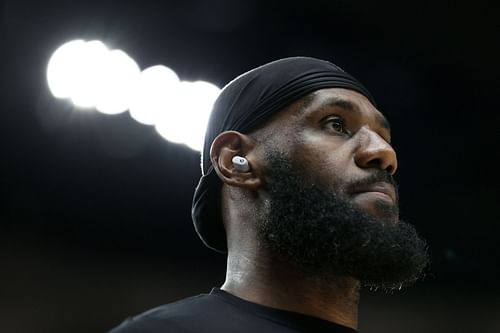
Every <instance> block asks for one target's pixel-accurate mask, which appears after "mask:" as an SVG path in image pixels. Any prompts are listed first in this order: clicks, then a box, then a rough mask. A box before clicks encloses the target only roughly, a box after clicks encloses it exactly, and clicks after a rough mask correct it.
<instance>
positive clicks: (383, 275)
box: [259, 154, 429, 290]
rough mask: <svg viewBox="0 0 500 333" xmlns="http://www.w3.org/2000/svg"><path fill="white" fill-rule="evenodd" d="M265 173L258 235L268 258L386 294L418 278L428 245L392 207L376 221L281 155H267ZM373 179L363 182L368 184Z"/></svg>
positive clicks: (423, 267) (425, 260) (342, 194)
mask: <svg viewBox="0 0 500 333" xmlns="http://www.w3.org/2000/svg"><path fill="white" fill-rule="evenodd" d="M269 169H270V176H269V177H268V179H267V180H266V184H267V191H268V198H267V200H265V205H266V207H265V209H264V210H263V211H262V212H261V214H260V223H259V237H260V240H261V242H262V243H263V244H264V245H265V246H266V247H268V248H269V250H270V251H271V253H272V254H274V255H276V256H278V257H279V258H280V259H282V260H285V261H287V262H290V263H291V264H293V265H295V266H297V267H298V268H299V269H300V270H302V271H305V272H306V273H307V274H310V275H314V276H317V277H319V278H325V279H332V278H335V277H340V276H346V277H352V278H355V279H357V280H359V281H360V283H361V285H363V286H369V287H373V288H383V289H386V290H393V289H396V288H397V289H401V287H402V286H406V285H411V284H413V283H414V282H415V281H416V280H418V279H419V278H420V277H421V276H422V275H423V271H424V269H425V268H426V266H427V265H428V262H429V259H428V254H427V244H426V242H425V241H424V240H422V239H421V238H420V237H419V236H418V234H417V232H416V230H415V228H414V227H413V226H412V225H411V224H409V223H406V222H404V221H401V220H399V217H398V216H396V218H395V217H394V214H399V213H398V210H397V205H396V208H394V207H389V206H386V207H385V208H384V207H380V208H384V209H385V214H382V217H375V216H373V215H370V214H368V213H367V212H365V211H364V210H363V209H362V208H361V207H359V206H356V205H354V204H353V203H352V202H351V201H350V200H349V197H348V196H347V195H346V194H345V192H344V191H341V190H332V189H327V188H326V187H324V186H318V185H316V184H311V182H309V181H308V182H307V184H306V181H305V180H304V179H306V178H308V179H310V177H305V173H306V172H300V171H298V168H297V167H294V166H293V165H292V163H291V162H290V161H289V160H287V159H286V158H284V157H283V156H281V155H280V154H274V155H273V156H269ZM388 177H390V176H388ZM375 178H377V176H373V177H369V178H367V179H365V180H364V181H365V182H368V184H371V183H373V182H374V180H375ZM390 178H392V177H390ZM362 182H363V181H359V180H358V181H357V182H356V183H354V182H353V183H352V184H350V185H352V186H355V185H360V184H361V183H362ZM379 204H380V203H379ZM398 220H399V221H398Z"/></svg>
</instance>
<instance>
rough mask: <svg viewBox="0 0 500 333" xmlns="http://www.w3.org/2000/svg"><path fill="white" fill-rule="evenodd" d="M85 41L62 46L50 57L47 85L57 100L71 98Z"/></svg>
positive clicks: (71, 42)
mask: <svg viewBox="0 0 500 333" xmlns="http://www.w3.org/2000/svg"><path fill="white" fill-rule="evenodd" d="M84 46H85V41H83V40H80V39H79V40H73V41H70V42H67V43H65V44H63V45H61V46H60V47H59V48H58V49H57V50H56V51H55V52H54V53H53V54H52V56H51V57H50V60H49V64H48V66H47V83H48V85H49V89H50V92H51V93H52V95H54V96H55V97H57V98H70V97H71V91H72V85H71V82H72V81H73V79H74V77H75V72H76V70H77V62H78V60H79V57H80V53H81V52H82V50H83V49H84Z"/></svg>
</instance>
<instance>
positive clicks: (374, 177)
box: [349, 170, 398, 197]
mask: <svg viewBox="0 0 500 333" xmlns="http://www.w3.org/2000/svg"><path fill="white" fill-rule="evenodd" d="M375 183H388V184H391V185H392V186H393V187H394V190H395V191H396V197H398V184H397V183H396V181H395V180H394V177H393V176H392V175H391V174H390V173H389V172H387V171H384V170H377V171H374V172H373V173H372V174H370V175H369V176H367V177H365V178H362V179H357V180H353V181H351V182H350V184H349V190H350V191H355V189H356V188H362V187H366V186H370V185H372V184H375Z"/></svg>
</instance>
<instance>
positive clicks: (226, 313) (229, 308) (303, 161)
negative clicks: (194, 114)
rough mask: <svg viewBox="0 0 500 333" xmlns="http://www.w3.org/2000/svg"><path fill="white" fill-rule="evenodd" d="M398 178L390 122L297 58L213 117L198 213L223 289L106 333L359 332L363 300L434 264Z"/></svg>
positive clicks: (246, 82) (244, 80)
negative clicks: (403, 205) (408, 214)
mask: <svg viewBox="0 0 500 333" xmlns="http://www.w3.org/2000/svg"><path fill="white" fill-rule="evenodd" d="M396 169H397V159H396V153H395V151H394V149H393V147H392V146H391V132H390V127H389V123H388V121H387V119H386V118H385V117H384V115H383V114H382V113H381V112H380V111H379V110H378V109H377V108H376V105H375V102H374V100H373V98H372V96H371V95H370V93H369V92H368V90H367V89H366V88H365V87H364V86H363V85H361V84H360V83H359V82H358V81H357V80H356V79H355V78H353V77H352V76H350V75H349V74H347V73H345V72H344V71H343V70H342V69H340V68H339V67H337V66H335V65H333V64H332V63H330V62H327V61H323V60H318V59H314V58H306V57H293V58H286V59H281V60H278V61H275V62H272V63H269V64H266V65H264V66H261V67H258V68H256V69H254V70H252V71H250V72H247V73H245V74H243V75H241V76H239V77H238V78H236V79H235V80H233V81H232V82H230V83H229V84H228V85H227V86H226V87H225V88H224V89H223V91H222V93H221V95H220V96H219V98H218V99H217V101H216V103H215V105H214V108H213V111H212V114H211V118H210V121H209V125H208V129H207V133H206V137H205V146H204V150H203V152H202V170H203V177H202V178H201V180H200V183H199V185H198V187H197V189H196V193H195V197H194V200H193V211H192V215H193V220H194V224H195V228H196V231H197V232H198V234H199V235H200V237H201V239H202V240H203V242H204V243H205V244H206V245H207V246H208V247H210V248H212V249H214V250H217V251H220V252H227V256H228V257H227V274H226V281H225V283H224V284H223V286H222V287H221V288H220V289H218V288H214V289H213V290H212V291H211V293H210V294H206V295H200V296H196V297H192V298H188V299H185V300H181V301H178V302H176V303H172V304H168V305H164V306H161V307H159V308H156V309H153V310H151V311H149V312H146V313H145V314H142V315H139V316H137V317H134V318H132V319H129V320H128V321H126V322H125V323H123V324H122V325H121V326H119V327H118V328H116V329H115V330H113V331H112V332H113V333H125V332H356V329H357V310H358V302H359V290H360V287H361V286H369V287H374V288H378V287H381V288H385V289H395V288H397V289H399V288H401V287H402V286H403V285H409V284H411V283H412V282H414V281H415V280H416V279H417V278H418V277H419V276H420V275H421V273H422V271H423V269H424V268H425V267H426V265H427V261H428V260H427V254H426V244H425V242H424V241H423V240H421V239H420V238H419V237H418V236H417V233H416V232H415V230H414V228H413V227H412V226H410V225H409V224H407V223H406V222H404V221H401V220H400V219H399V211H398V194H397V189H396V186H395V183H394V180H393V177H392V176H393V175H394V173H395V172H396Z"/></svg>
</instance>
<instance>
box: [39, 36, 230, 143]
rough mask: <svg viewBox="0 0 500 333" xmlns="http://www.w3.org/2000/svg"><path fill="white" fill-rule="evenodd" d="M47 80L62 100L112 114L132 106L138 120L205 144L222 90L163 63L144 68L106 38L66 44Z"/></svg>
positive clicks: (50, 66) (172, 138) (173, 135)
mask: <svg viewBox="0 0 500 333" xmlns="http://www.w3.org/2000/svg"><path fill="white" fill-rule="evenodd" d="M47 83H48V85H49V89H50V91H51V92H52V94H53V95H54V96H55V97H57V98H68V99H71V101H72V102H73V104H75V105H76V106H79V107H85V108H90V107H95V108H96V109H97V110H98V111H100V112H102V113H106V114H117V113H120V112H124V111H126V110H127V109H128V110H129V111H130V115H131V117H132V118H133V119H135V120H136V121H138V122H140V123H143V124H147V125H155V128H156V130H157V131H158V133H160V135H161V136H163V137H164V138H165V139H167V140H169V141H172V142H177V143H184V144H186V145H187V146H189V147H191V148H192V149H195V150H201V149H202V148H203V140H204V137H205V130H206V125H207V122H208V118H209V116H210V111H211V109H212V106H213V103H214V102H215V100H216V98H217V96H218V95H219V93H220V89H219V88H218V87H216V86H215V85H213V84H211V83H209V82H205V81H195V82H187V81H182V82H181V81H180V80H179V77H178V76H177V74H176V73H175V72H174V71H173V70H172V69H170V68H168V67H166V66H163V65H157V66H152V67H149V68H147V69H145V70H143V71H142V72H141V71H140V68H139V66H138V65H137V63H136V62H135V61H134V60H133V59H132V58H131V57H130V56H128V55H127V54H126V53H125V52H124V51H122V50H109V49H108V48H107V47H106V46H105V45H104V44H103V43H102V42H101V41H98V40H93V41H89V42H85V41H83V40H73V41H70V42H67V43H65V44H63V45H62V46H60V47H59V48H58V49H57V50H56V51H55V52H54V53H53V55H52V57H51V58H50V60H49V63H48V66H47Z"/></svg>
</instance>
